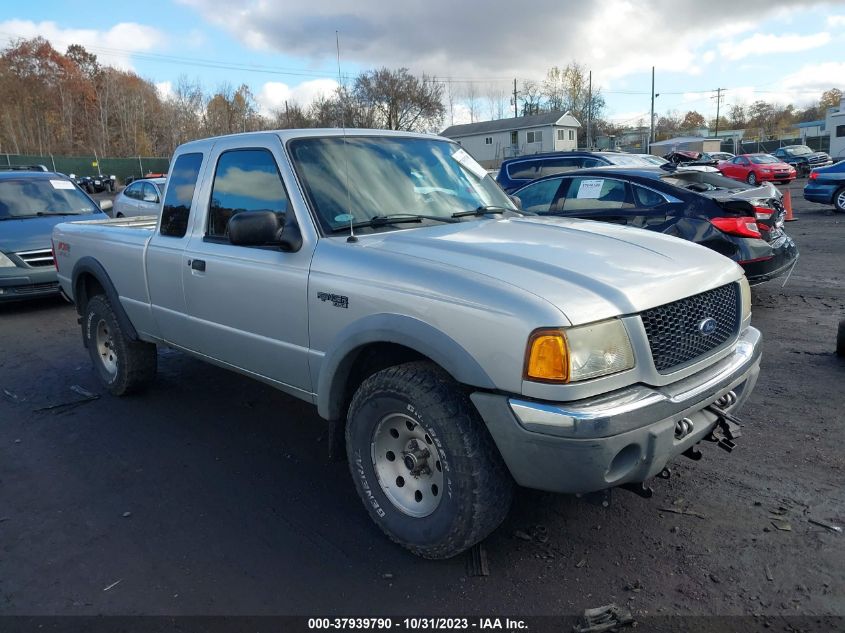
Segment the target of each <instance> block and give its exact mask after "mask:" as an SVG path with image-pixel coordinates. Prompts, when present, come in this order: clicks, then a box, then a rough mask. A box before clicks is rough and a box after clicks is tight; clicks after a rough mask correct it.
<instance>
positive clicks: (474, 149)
mask: <svg viewBox="0 0 845 633" xmlns="http://www.w3.org/2000/svg"><path fill="white" fill-rule="evenodd" d="M580 127H581V124H580V123H579V122H578V120H577V119H576V118H575V117H574V116H572V115H571V114H570V113H569V112H560V111H558V112H546V113H544V114H532V115H529V116H521V117H516V118H512V119H498V120H496V121H482V122H480V123H467V124H465V125H453V126H451V127H448V128H446V129H445V130H443V131H442V132H441V133H440V135H441V136H445V137H447V138H451V139H454V140H456V141H458V142H459V143H460V144H461V146H462V147H463V148H464V149H465V150H466V151H468V152H469V153H470V154H472V155H473V157H475V160H477V161H478V162H479V163H481V164H482V165H483V166H485V167H488V168H490V167H497V166H498V165H499V163H501V161H502V160H503V159H505V158H510V157H512V156H522V155H523V154H537V153H539V152H561V151H566V150H573V149H575V148H577V147H578V128H580Z"/></svg>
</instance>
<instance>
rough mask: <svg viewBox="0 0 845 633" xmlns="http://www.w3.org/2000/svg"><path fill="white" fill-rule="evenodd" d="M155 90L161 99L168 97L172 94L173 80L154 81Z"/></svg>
mask: <svg viewBox="0 0 845 633" xmlns="http://www.w3.org/2000/svg"><path fill="white" fill-rule="evenodd" d="M155 86H156V90H157V91H158V96H159V97H160V98H161V99H170V97H172V96H173V82H172V81H159V82H157V83H156V85H155Z"/></svg>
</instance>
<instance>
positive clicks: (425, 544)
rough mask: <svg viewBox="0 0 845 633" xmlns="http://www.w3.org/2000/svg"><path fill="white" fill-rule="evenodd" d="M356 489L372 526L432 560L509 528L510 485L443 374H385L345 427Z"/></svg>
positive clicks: (355, 404) (365, 386)
mask: <svg viewBox="0 0 845 633" xmlns="http://www.w3.org/2000/svg"><path fill="white" fill-rule="evenodd" d="M346 451H347V455H348V457H349V467H350V470H351V472H352V478H353V480H354V482H355V487H356V489H357V490H358V494H359V495H360V497H361V499H362V501H363V502H364V506H365V507H366V508H367V511H368V512H369V514H370V517H371V518H372V519H373V521H374V522H375V523H376V524H377V525H378V526H379V527H380V528H381V529H382V531H384V533H385V534H387V536H389V537H390V538H391V539H392V540H394V541H395V542H397V543H399V544H400V545H402V546H403V547H405V548H407V549H409V550H410V551H411V552H413V553H414V554H417V555H419V556H423V557H425V558H435V559H438V558H449V557H452V556H455V555H457V554H460V553H461V552H463V551H465V550H466V549H468V548H470V547H472V546H473V545H475V544H476V543H478V542H479V541H481V540H482V539H484V538H485V537H486V536H487V535H488V534H490V532H492V531H493V530H494V529H496V527H498V525H499V524H500V523H501V522H502V521H503V520H504V518H505V516H506V515H507V512H508V509H509V507H510V502H511V497H512V495H513V480H512V479H511V477H510V473H508V471H507V467H506V466H505V464H504V462H503V461H502V458H501V456H500V455H499V452H498V449H497V448H496V445H495V444H494V443H493V440H492V438H491V437H490V435H489V433H488V432H487V429H486V428H485V426H484V422H483V421H482V420H481V419H480V416H479V415H478V412H477V411H476V410H475V407H474V406H473V404H472V402H470V400H469V398H468V397H467V395H466V393H465V392H464V391H463V389H462V388H461V387H460V385H458V384H457V383H455V382H454V381H453V380H452V379H451V377H450V376H448V374H446V373H445V372H443V371H442V370H441V369H439V368H438V367H437V366H436V365H433V364H432V363H427V362H415V363H406V364H403V365H398V366H396V367H390V368H388V369H384V370H382V371H380V372H378V373H376V374H374V375H373V376H371V377H370V378H368V379H367V380H365V381H364V382H363V383H362V384H361V386H360V387H359V388H358V390H357V391H356V393H355V396H354V397H353V399H352V404H351V405H350V407H349V414H348V417H347V425H346Z"/></svg>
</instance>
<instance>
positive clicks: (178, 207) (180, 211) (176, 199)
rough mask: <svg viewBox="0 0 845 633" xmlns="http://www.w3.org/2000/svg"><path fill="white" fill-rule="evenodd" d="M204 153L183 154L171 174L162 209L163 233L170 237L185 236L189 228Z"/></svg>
mask: <svg viewBox="0 0 845 633" xmlns="http://www.w3.org/2000/svg"><path fill="white" fill-rule="evenodd" d="M201 166H202V154H200V153H191V154H182V155H181V156H180V157H179V158H177V159H176V163H175V164H174V165H173V170H172V172H171V174H170V186H169V187H168V188H167V196H166V197H165V199H164V206H163V208H162V211H161V234H162V235H166V236H168V237H184V236H185V233H186V232H187V230H188V216H189V215H190V214H191V201H192V200H193V199H194V189H196V187H197V178H199V174H200V167H201Z"/></svg>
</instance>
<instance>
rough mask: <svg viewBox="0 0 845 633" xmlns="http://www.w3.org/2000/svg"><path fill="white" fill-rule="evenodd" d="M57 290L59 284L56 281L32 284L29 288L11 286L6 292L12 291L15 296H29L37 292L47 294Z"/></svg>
mask: <svg viewBox="0 0 845 633" xmlns="http://www.w3.org/2000/svg"><path fill="white" fill-rule="evenodd" d="M58 289H59V282H58V281H50V282H47V283H46V284H32V285H29V286H12V287H11V288H8V289H7V290H11V291H13V292H14V293H15V294H19V295H30V294H35V293H38V292H47V291H52V290H58Z"/></svg>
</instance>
